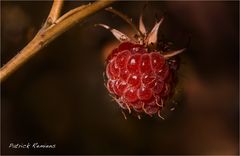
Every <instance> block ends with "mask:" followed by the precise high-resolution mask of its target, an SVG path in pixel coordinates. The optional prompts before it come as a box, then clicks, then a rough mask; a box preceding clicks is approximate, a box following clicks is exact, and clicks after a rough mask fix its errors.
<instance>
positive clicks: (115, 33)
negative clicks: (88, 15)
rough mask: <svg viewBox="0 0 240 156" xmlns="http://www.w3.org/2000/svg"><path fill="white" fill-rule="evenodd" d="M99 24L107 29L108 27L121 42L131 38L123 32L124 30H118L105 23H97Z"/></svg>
mask: <svg viewBox="0 0 240 156" xmlns="http://www.w3.org/2000/svg"><path fill="white" fill-rule="evenodd" d="M97 26H101V27H103V28H105V29H108V30H110V31H111V32H112V34H113V35H114V36H115V37H116V39H117V40H119V41H120V42H126V41H130V38H129V37H128V36H127V35H125V34H123V33H122V32H120V31H118V30H117V29H113V28H111V27H109V26H107V25H105V24H97Z"/></svg>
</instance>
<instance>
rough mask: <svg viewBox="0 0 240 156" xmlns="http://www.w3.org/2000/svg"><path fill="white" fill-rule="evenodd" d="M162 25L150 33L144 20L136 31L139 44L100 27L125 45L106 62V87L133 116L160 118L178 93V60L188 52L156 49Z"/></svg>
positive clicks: (120, 46)
mask: <svg viewBox="0 0 240 156" xmlns="http://www.w3.org/2000/svg"><path fill="white" fill-rule="evenodd" d="M108 10H109V11H111V12H114V13H115V14H117V15H120V17H124V19H125V20H126V21H127V22H129V19H127V17H126V16H122V14H121V13H120V12H118V11H116V10H113V9H112V8H109V9H108ZM162 21H163V19H162V20H160V21H159V22H158V23H156V25H155V26H154V28H153V29H152V31H150V33H146V29H145V26H144V24H143V22H142V17H141V18H140V22H139V23H140V26H139V30H138V29H137V28H136V27H134V28H135V30H137V32H138V34H137V36H136V38H135V40H133V39H130V38H129V37H128V36H126V35H125V34H123V33H121V32H120V31H118V30H116V29H112V28H110V27H109V26H107V25H104V24H100V26H102V27H104V28H106V29H109V30H110V31H111V32H112V33H113V35H114V36H115V37H116V38H117V39H118V40H119V41H120V42H121V43H120V44H119V46H118V47H116V48H115V49H113V50H112V52H111V54H110V55H109V56H108V58H107V60H106V76H107V80H106V87H107V89H108V91H109V92H110V94H112V95H113V97H114V99H115V101H116V102H117V103H118V104H119V106H120V107H121V108H122V109H124V110H128V111H129V113H131V112H135V113H136V114H138V115H140V114H148V115H154V114H158V115H159V117H160V113H161V110H162V108H163V107H164V106H165V105H166V101H167V100H169V99H170V98H171V96H172V94H173V92H174V87H175V85H176V82H177V81H176V78H177V74H176V73H177V70H178V65H177V64H178V60H177V59H175V57H174V56H175V55H177V54H179V53H181V52H182V51H183V50H184V49H181V50H177V51H168V52H164V51H162V50H161V49H157V48H156V45H157V32H158V28H159V26H160V24H161V23H162ZM132 25H133V24H132ZM132 110H134V111H132Z"/></svg>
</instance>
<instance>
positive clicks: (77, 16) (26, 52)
mask: <svg viewBox="0 0 240 156" xmlns="http://www.w3.org/2000/svg"><path fill="white" fill-rule="evenodd" d="M111 3H113V1H106V0H101V1H97V2H94V3H93V4H91V5H89V6H87V7H85V8H83V9H82V10H79V11H78V12H76V13H74V14H71V15H69V16H68V17H67V18H65V19H64V20H62V21H59V23H56V24H55V25H53V26H51V27H48V28H47V29H46V30H44V31H41V30H40V31H39V32H38V33H37V35H36V36H35V37H34V38H33V40H32V41H31V42H30V43H29V44H28V45H27V46H26V47H24V48H23V49H22V50H21V51H20V52H19V54H17V55H16V56H15V57H13V58H12V59H11V60H10V61H9V62H8V63H7V64H5V65H4V66H3V67H2V68H1V70H0V81H1V82H2V81H3V80H5V79H6V78H7V77H8V76H10V75H11V74H12V73H13V72H14V71H16V70H17V69H18V68H19V67H20V66H22V65H23V64H24V63H25V62H26V61H28V60H29V59H30V58H32V57H33V56H34V55H35V54H37V53H38V52H39V51H40V50H41V49H42V48H43V47H45V46H46V45H47V44H49V43H50V42H51V41H53V40H54V39H55V38H57V37H58V36H59V35H61V34H62V33H64V32H65V31H67V30H68V29H70V28H71V27H73V26H74V25H76V24H77V23H78V22H80V21H83V20H84V19H85V18H86V17H88V16H90V15H92V14H94V13H96V12H97V11H99V10H101V9H103V8H105V7H107V6H108V5H110V4H111Z"/></svg>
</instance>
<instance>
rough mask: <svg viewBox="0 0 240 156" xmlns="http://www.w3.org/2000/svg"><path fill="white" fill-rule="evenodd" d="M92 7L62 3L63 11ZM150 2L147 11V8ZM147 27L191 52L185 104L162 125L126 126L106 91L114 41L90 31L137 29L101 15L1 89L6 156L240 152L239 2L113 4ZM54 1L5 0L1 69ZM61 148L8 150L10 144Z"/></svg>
mask: <svg viewBox="0 0 240 156" xmlns="http://www.w3.org/2000/svg"><path fill="white" fill-rule="evenodd" d="M83 3H88V2H73V1H72V2H66V3H65V4H64V8H63V12H66V11H68V10H70V9H72V8H75V7H77V6H79V5H81V4H83ZM144 6H147V7H146V9H145V10H144V11H143V8H144ZM113 7H114V8H116V9H118V10H120V11H122V12H124V13H126V14H127V15H128V16H130V17H132V18H133V20H134V21H135V23H137V22H138V17H139V15H140V14H141V13H142V12H143V13H144V21H145V23H146V25H147V28H148V30H149V29H150V28H151V27H152V26H153V25H154V22H155V19H156V17H157V18H160V17H161V16H162V15H165V17H166V18H165V21H164V23H163V25H162V26H161V28H160V33H159V36H161V37H162V38H164V39H165V40H169V41H172V42H174V43H175V45H176V47H185V46H186V45H187V48H188V50H187V51H186V52H185V54H183V56H184V57H185V58H187V59H186V60H188V61H185V62H184V61H183V64H184V66H185V67H186V68H187V69H188V72H184V73H181V74H180V77H183V79H184V80H185V81H184V90H185V100H184V101H182V102H181V103H179V106H178V107H177V108H176V111H175V112H174V113H173V114H172V115H171V116H169V117H168V118H167V120H165V121H162V120H161V119H158V118H150V117H147V116H145V117H143V119H142V120H138V119H137V118H135V117H131V116H129V117H128V120H124V118H123V116H122V114H121V111H120V108H119V107H118V105H117V104H116V103H115V102H113V101H112V100H111V98H110V97H109V95H108V93H107V90H106V89H105V87H104V81H103V78H102V73H103V71H104V56H105V55H106V50H108V51H109V48H110V47H112V43H113V42H115V41H116V40H115V39H114V37H113V36H112V35H111V33H109V32H108V31H106V30H104V29H102V28H99V27H94V24H96V23H105V24H107V25H110V26H112V27H115V28H117V29H119V30H122V31H125V32H129V31H130V30H131V28H130V27H129V26H128V25H127V24H126V23H125V22H123V21H122V20H121V19H119V18H118V17H116V16H113V15H112V14H111V13H108V12H106V11H104V10H102V11H100V12H98V13H97V14H95V15H93V16H91V17H90V18H88V19H87V20H85V21H84V22H83V23H81V24H78V25H77V26H75V27H74V28H72V29H70V30H69V31H67V32H66V33H64V34H63V35H61V36H60V37H59V38H57V39H56V40H55V41H53V42H52V43H51V44H49V45H48V46H47V47H46V48H44V49H43V50H41V52H40V53H39V54H38V55H36V56H35V57H34V58H32V59H31V60H30V61H29V62H27V63H26V64H25V65H24V66H22V67H21V68H20V69H19V70H18V71H17V72H15V73H14V74H12V75H11V76H10V77H9V78H8V79H7V80H6V81H4V82H3V83H2V84H1V154H217V155H218V154H239V150H238V145H239V143H238V141H239V140H238V139H239V134H238V130H239V118H238V114H239V106H238V104H239V99H238V96H239V90H238V87H239V82H238V81H239V49H238V48H239V44H238V43H239V29H238V27H239V3H238V2H237V1H235V2H234V1H232V2H223V1H219V2H207V1H205V2H190V1H189V2H173V1H171V2H165V1H161V2H160V1H159V2H157V1H156V2H137V1H135V2H127V1H125V2H117V3H114V5H113ZM50 8H51V2H30V1H26V2H23V1H22V2H21V1H18V2H14V1H9V2H8V1H4V2H2V1H1V65H3V64H5V63H6V62H7V61H8V60H9V59H10V58H12V57H13V56H14V55H16V54H17V53H18V52H19V50H21V49H22V48H23V47H24V46H25V45H26V44H27V43H28V42H29V41H30V40H31V39H32V38H33V36H34V34H35V33H36V32H37V31H38V29H39V28H40V27H41V25H42V24H43V23H44V20H45V19H46V17H47V15H48V12H49V10H50ZM189 38H190V44H187V43H189V42H188V41H189ZM28 142H29V143H35V142H38V143H39V144H44V143H47V144H56V145H57V148H56V149H30V150H28V149H10V148H8V146H9V144H10V143H25V144H26V143H28Z"/></svg>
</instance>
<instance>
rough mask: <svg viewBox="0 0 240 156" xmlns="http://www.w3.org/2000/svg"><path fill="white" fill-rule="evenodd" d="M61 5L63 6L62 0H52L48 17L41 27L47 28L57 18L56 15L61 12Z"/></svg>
mask: <svg viewBox="0 0 240 156" xmlns="http://www.w3.org/2000/svg"><path fill="white" fill-rule="evenodd" d="M62 7H63V0H54V1H53V5H52V8H51V11H50V13H49V15H48V18H47V20H46V23H45V25H44V26H43V28H47V27H49V26H50V25H52V24H53V23H55V21H56V20H57V19H58V17H59V16H60V14H61V10H62Z"/></svg>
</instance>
